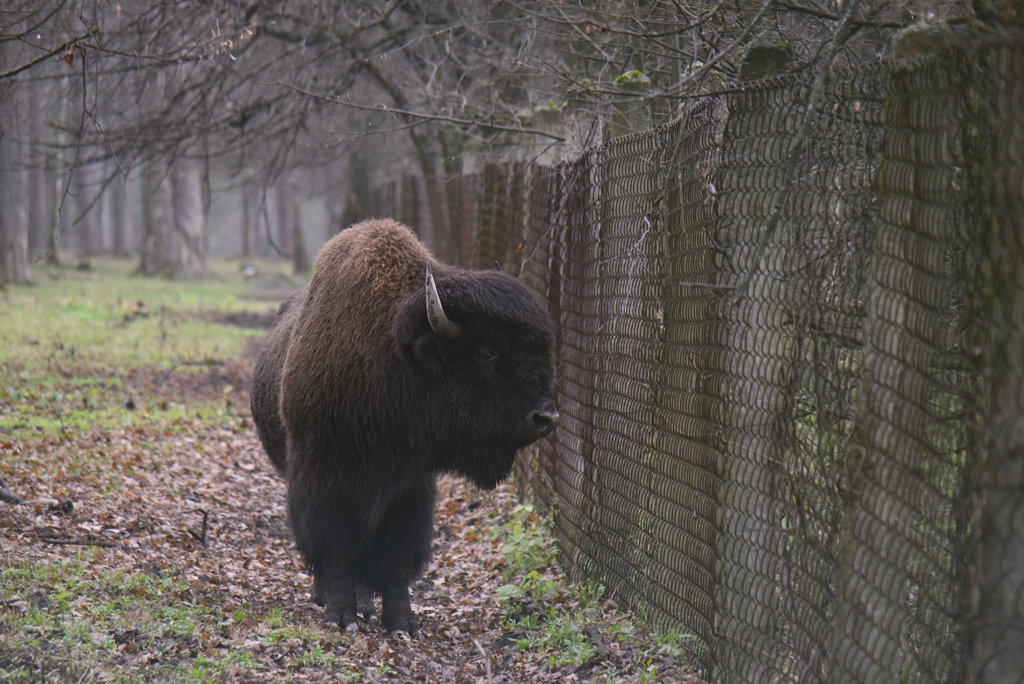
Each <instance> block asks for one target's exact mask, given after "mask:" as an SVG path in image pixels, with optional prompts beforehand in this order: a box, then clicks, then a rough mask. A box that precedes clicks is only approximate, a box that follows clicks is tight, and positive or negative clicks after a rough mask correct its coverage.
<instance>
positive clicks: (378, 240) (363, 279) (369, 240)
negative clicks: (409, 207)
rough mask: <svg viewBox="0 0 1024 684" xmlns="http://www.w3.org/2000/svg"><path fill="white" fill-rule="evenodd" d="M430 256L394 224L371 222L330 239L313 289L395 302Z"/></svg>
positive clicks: (406, 230) (407, 231)
mask: <svg viewBox="0 0 1024 684" xmlns="http://www.w3.org/2000/svg"><path fill="white" fill-rule="evenodd" d="M429 261H432V258H431V255H430V252H429V251H428V250H427V248H426V247H425V246H424V245H423V243H421V242H420V241H419V239H418V238H417V237H416V236H415V235H414V234H413V232H412V231H411V230H410V229H409V228H407V227H406V226H404V225H402V224H401V223H399V222H397V221H393V220H391V219H371V220H369V221H363V222H362V223H357V224H356V225H354V226H352V227H351V228H347V229H346V230H343V231H342V232H340V233H338V234H337V235H335V236H334V237H333V238H331V239H330V240H329V241H328V242H327V243H326V244H325V245H324V246H323V248H322V249H321V250H320V254H319V255H318V256H317V260H316V264H315V266H314V268H313V278H312V280H313V282H314V283H316V285H315V287H316V286H323V285H324V284H328V283H329V284H330V286H331V287H332V289H333V288H341V289H356V290H361V291H363V293H364V294H365V296H371V297H372V296H376V297H384V298H386V299H391V300H397V299H398V298H401V297H403V296H405V295H406V294H407V293H408V292H409V291H410V288H413V287H415V286H416V284H418V282H419V280H420V279H422V271H423V270H424V266H425V264H426V263H428V262H429Z"/></svg>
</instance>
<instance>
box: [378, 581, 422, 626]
mask: <svg viewBox="0 0 1024 684" xmlns="http://www.w3.org/2000/svg"><path fill="white" fill-rule="evenodd" d="M381 602H382V603H383V606H382V607H381V611H380V613H381V620H382V621H383V623H384V629H386V630H388V631H389V632H408V633H409V635H410V636H412V635H414V634H416V630H417V629H419V622H417V621H416V616H415V615H414V614H413V612H412V606H411V605H409V586H408V585H407V584H406V583H404V582H393V583H389V584H388V585H387V586H385V587H384V591H383V592H382V596H381Z"/></svg>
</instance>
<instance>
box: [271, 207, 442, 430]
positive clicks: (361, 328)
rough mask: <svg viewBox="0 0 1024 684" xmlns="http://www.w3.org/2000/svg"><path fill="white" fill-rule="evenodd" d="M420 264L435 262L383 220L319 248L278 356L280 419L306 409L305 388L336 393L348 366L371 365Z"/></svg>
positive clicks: (417, 282) (417, 281)
mask: <svg viewBox="0 0 1024 684" xmlns="http://www.w3.org/2000/svg"><path fill="white" fill-rule="evenodd" d="M428 262H429V263H430V264H431V267H432V268H433V267H434V266H435V264H436V262H435V261H434V259H433V257H432V256H431V255H430V252H429V251H428V250H427V248H426V247H425V246H424V245H423V244H422V243H421V242H420V241H419V239H418V238H417V237H416V236H415V235H414V234H413V232H412V231H411V230H409V229H408V228H406V227H405V226H403V225H402V224H400V223H398V222H397V221H393V220H390V219H374V220H369V221H364V222H362V223H358V224H356V225H354V226H352V227H351V228H348V229H346V230H344V231H342V232H340V233H338V234H337V235H335V236H334V237H333V238H331V239H330V240H329V241H328V242H327V243H326V244H325V245H324V246H323V248H322V249H321V250H320V254H319V255H317V258H316V263H315V264H314V267H313V277H312V278H311V279H310V282H309V285H308V288H307V291H306V297H305V300H304V301H302V302H301V306H302V312H301V314H300V315H299V317H298V320H297V321H296V324H295V329H294V330H293V334H292V339H291V344H290V345H289V348H288V354H287V357H286V359H285V364H284V377H283V381H282V406H281V408H282V411H283V415H284V417H285V422H286V423H292V424H293V425H294V423H295V422H296V421H297V420H299V419H300V418H299V417H300V416H301V415H302V414H303V413H305V412H307V411H312V409H313V406H312V405H310V404H308V402H309V401H310V400H311V397H312V394H313V393H311V392H310V389H311V388H322V389H323V390H324V391H327V392H328V393H330V392H335V391H339V390H341V389H342V387H343V385H344V383H343V379H350V378H351V377H352V373H351V369H353V368H363V369H364V372H365V373H371V374H372V373H373V372H375V371H377V370H379V368H377V367H375V366H378V365H379V363H380V362H381V361H383V358H382V352H383V353H384V354H386V353H387V351H384V350H390V349H391V346H392V340H391V323H392V321H393V320H394V318H395V315H396V314H397V312H398V308H399V305H400V304H401V303H402V301H403V300H404V299H405V298H406V297H407V296H408V295H410V294H411V293H413V292H415V291H416V289H417V288H418V287H420V286H421V285H422V283H423V277H424V273H425V268H426V264H427V263H428ZM442 268H443V267H442ZM297 304H298V303H297ZM357 377H359V376H358V375H357ZM351 389H353V390H355V391H358V390H359V389H362V388H351ZM289 404H291V406H289ZM310 417H312V416H310Z"/></svg>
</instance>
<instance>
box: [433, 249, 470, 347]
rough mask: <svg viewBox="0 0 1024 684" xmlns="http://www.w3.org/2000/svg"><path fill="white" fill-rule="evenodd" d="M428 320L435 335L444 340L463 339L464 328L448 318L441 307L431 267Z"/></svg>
mask: <svg viewBox="0 0 1024 684" xmlns="http://www.w3.org/2000/svg"><path fill="white" fill-rule="evenodd" d="M426 290H427V320H428V321H430V327H431V328H432V329H433V331H434V333H435V334H436V335H437V336H438V337H440V338H441V339H442V340H449V341H450V340H455V339H458V338H460V337H462V326H461V325H459V324H458V323H456V322H455V321H453V320H452V319H450V318H448V316H447V315H446V314H445V312H444V307H443V306H441V296H440V295H439V294H437V285H435V284H434V274H432V273H431V272H430V265H429V264H428V265H427V285H426Z"/></svg>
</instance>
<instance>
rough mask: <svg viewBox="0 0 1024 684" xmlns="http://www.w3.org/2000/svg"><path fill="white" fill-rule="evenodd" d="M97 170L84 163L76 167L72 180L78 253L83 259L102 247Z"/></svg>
mask: <svg viewBox="0 0 1024 684" xmlns="http://www.w3.org/2000/svg"><path fill="white" fill-rule="evenodd" d="M96 171H97V170H96V168H95V167H94V166H92V165H89V164H84V165H82V166H79V167H78V168H77V169H75V175H74V178H73V180H72V185H73V186H74V193H75V236H76V237H77V250H76V253H77V255H78V257H79V259H82V260H85V259H88V258H89V257H91V256H96V255H97V254H99V253H100V251H101V249H102V240H101V234H100V221H101V218H102V210H101V206H102V203H101V202H100V201H99V198H98V197H97V193H98V192H99V188H98V187H97V184H96V177H97V172H96Z"/></svg>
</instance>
